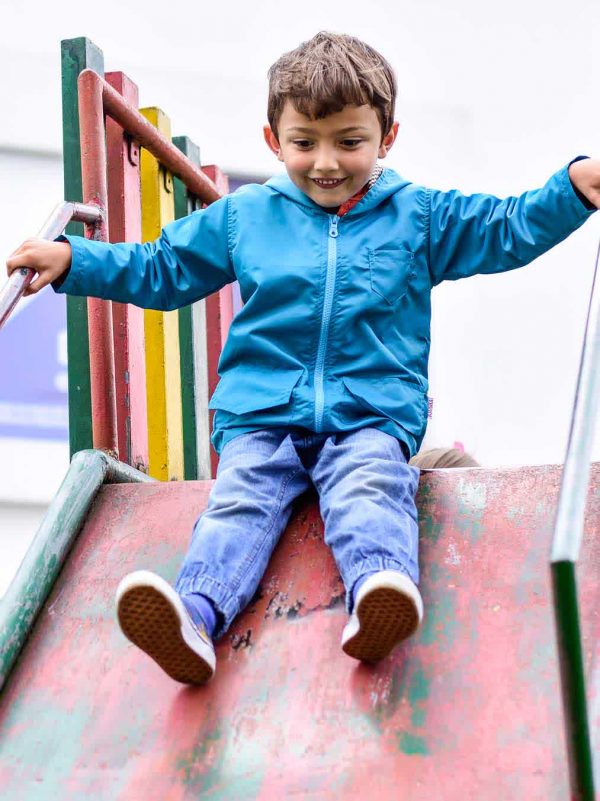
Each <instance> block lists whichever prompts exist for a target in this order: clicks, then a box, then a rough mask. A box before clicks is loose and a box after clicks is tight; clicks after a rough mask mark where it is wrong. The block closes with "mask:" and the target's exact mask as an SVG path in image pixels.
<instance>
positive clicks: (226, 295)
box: [202, 164, 233, 478]
mask: <svg viewBox="0 0 600 801" xmlns="http://www.w3.org/2000/svg"><path fill="white" fill-rule="evenodd" d="M202 172H203V173H204V174H205V175H206V176H207V177H208V178H210V180H211V181H212V182H213V183H214V184H215V186H216V187H217V189H218V190H219V192H220V193H221V194H222V195H226V194H227V193H228V192H229V179H228V177H227V176H226V175H225V173H224V172H223V171H222V170H221V169H220V168H219V167H217V166H216V165H215V164H209V165H207V166H205V167H202ZM232 319H233V291H232V284H227V286H224V287H223V288H222V289H221V290H219V292H215V294H214V295H210V296H209V297H208V298H206V351H207V361H208V397H209V399H210V398H211V397H212V394H213V392H214V391H215V389H216V387H217V384H218V383H219V375H218V373H217V365H218V362H219V357H220V355H221V351H222V350H223V346H224V344H225V340H226V339H227V334H228V333H229V326H230V325H231V321H232ZM214 414H215V413H214V410H213V409H210V410H209V419H210V425H209V428H210V430H211V431H212V427H213V419H214ZM210 463H211V470H212V477H213V478H214V477H215V476H216V475H217V466H218V463H219V457H218V456H217V454H216V452H215V450H214V448H213V447H212V445H211V448H210Z"/></svg>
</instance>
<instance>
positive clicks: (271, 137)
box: [263, 125, 283, 161]
mask: <svg viewBox="0 0 600 801" xmlns="http://www.w3.org/2000/svg"><path fill="white" fill-rule="evenodd" d="M263 136H264V137H265V142H266V143H267V147H268V148H269V150H271V151H272V152H273V153H275V155H276V156H277V158H278V159H279V161H283V156H282V155H281V147H280V146H279V140H278V139H277V137H276V136H275V134H274V133H273V131H272V129H271V126H270V125H265V126H264V127H263Z"/></svg>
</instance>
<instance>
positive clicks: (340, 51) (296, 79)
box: [267, 31, 396, 139]
mask: <svg viewBox="0 0 600 801" xmlns="http://www.w3.org/2000/svg"><path fill="white" fill-rule="evenodd" d="M286 100H290V101H291V103H292V104H293V106H294V108H295V109H296V111H297V112H298V113H300V114H305V115H306V116H307V117H309V118H310V119H312V120H320V119H323V117H327V116H328V115H329V114H335V113H336V112H338V111H342V109H343V108H344V106H363V105H367V104H368V105H370V106H372V107H373V108H374V109H375V111H376V112H377V115H378V117H379V121H380V123H381V129H382V134H381V137H382V139H383V137H384V136H385V135H386V134H387V133H388V132H389V130H390V128H391V127H392V123H393V122H394V106H395V103H396V78H395V76H394V72H393V70H392V68H391V67H390V65H389V64H388V62H387V61H386V60H385V58H383V56H382V55H380V54H379V53H378V52H377V50H374V49H373V48H372V47H370V46H369V45H368V44H365V42H362V41H361V40H360V39H356V38H355V37H354V36H348V35H346V34H336V33H328V32H327V31H321V32H320V33H318V34H317V35H316V36H313V38H312V39H309V41H307V42H302V44H301V45H299V47H297V48H296V49H295V50H291V51H290V52H289V53H284V54H283V55H282V56H281V57H280V58H279V59H278V60H277V61H276V62H275V64H273V66H272V67H271V68H270V69H269V101H268V105H267V117H268V119H269V125H270V126H271V129H272V130H273V133H274V134H275V136H278V132H277V125H278V122H279V118H280V116H281V112H282V111H283V107H284V105H285V101H286Z"/></svg>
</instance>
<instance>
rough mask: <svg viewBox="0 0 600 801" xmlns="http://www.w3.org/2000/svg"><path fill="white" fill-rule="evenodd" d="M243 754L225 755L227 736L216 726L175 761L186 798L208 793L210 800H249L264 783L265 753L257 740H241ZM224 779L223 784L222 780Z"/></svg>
mask: <svg viewBox="0 0 600 801" xmlns="http://www.w3.org/2000/svg"><path fill="white" fill-rule="evenodd" d="M241 747H242V753H240V752H239V751H236V753H235V756H233V755H231V754H229V752H228V742H227V735H226V734H225V736H224V733H223V731H222V729H221V727H220V725H219V724H217V726H216V727H215V728H214V729H213V731H210V732H208V733H206V734H204V733H202V739H201V740H200V741H199V742H198V743H197V745H195V746H194V748H192V750H191V751H189V752H188V753H187V754H186V755H185V756H182V757H180V758H179V760H178V761H177V770H178V771H179V772H180V773H181V777H182V780H183V783H184V784H185V786H186V789H187V790H188V794H186V798H188V797H189V798H202V797H203V794H204V793H208V792H210V798H211V801H230V800H231V799H232V798H235V799H236V801H251V799H254V798H256V797H257V795H258V792H259V790H260V786H261V785H262V781H263V774H262V770H261V769H260V766H261V765H262V762H263V758H264V753H263V750H262V748H261V745H260V739H257V740H256V741H252V740H250V739H249V738H244V739H243V740H242V743H241ZM224 779H226V781H224Z"/></svg>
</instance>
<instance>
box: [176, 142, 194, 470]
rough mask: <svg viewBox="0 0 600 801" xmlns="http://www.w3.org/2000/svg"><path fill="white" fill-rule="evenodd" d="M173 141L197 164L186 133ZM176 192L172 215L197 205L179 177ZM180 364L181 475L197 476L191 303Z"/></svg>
mask: <svg viewBox="0 0 600 801" xmlns="http://www.w3.org/2000/svg"><path fill="white" fill-rule="evenodd" d="M173 144H174V145H175V147H177V148H179V150H181V152H182V153H183V154H184V155H186V156H187V157H188V159H190V161H192V162H193V163H194V164H196V165H197V166H200V150H199V148H198V145H195V144H194V143H193V142H192V141H191V140H190V139H188V137H187V136H175V137H174V138H173ZM173 191H174V193H175V219H176V220H178V219H179V218H180V217H186V216H187V215H188V214H190V213H191V212H192V211H194V210H195V209H196V208H198V205H197V201H196V198H195V197H193V196H192V195H190V194H188V191H187V187H186V186H185V184H184V183H183V181H181V180H180V179H179V178H174V179H173ZM179 366H180V372H181V407H182V423H183V471H184V478H185V479H186V480H188V481H193V480H195V479H197V478H198V450H197V440H196V399H195V370H194V366H195V365H194V328H193V323H192V307H191V306H186V307H185V308H183V309H180V310H179Z"/></svg>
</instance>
